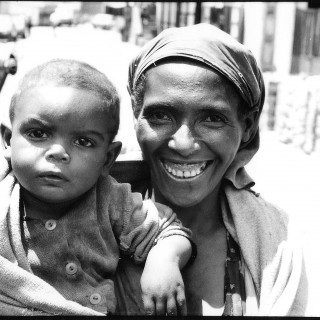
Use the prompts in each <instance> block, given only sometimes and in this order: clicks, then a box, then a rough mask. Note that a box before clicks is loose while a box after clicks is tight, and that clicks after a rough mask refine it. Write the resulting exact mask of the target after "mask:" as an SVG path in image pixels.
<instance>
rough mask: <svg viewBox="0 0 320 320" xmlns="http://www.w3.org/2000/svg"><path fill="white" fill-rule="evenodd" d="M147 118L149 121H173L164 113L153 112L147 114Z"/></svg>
mask: <svg viewBox="0 0 320 320" xmlns="http://www.w3.org/2000/svg"><path fill="white" fill-rule="evenodd" d="M145 117H146V118H147V119H148V120H149V121H171V118H170V117H169V116H168V114H167V113H165V112H162V111H153V112H150V113H147V114H146V115H145Z"/></svg>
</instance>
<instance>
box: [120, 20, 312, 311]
mask: <svg viewBox="0 0 320 320" xmlns="http://www.w3.org/2000/svg"><path fill="white" fill-rule="evenodd" d="M128 90H129V93H130V95H131V99H132V103H133V110H134V115H135V129H136V133H137V139H138V142H139V144H140V147H141V150H142V153H143V156H144V159H145V161H146V162H147V163H148V165H149V167H150V173H151V181H149V182H146V184H147V185H148V188H147V190H148V192H147V193H146V194H145V197H150V198H152V199H155V200H156V201H158V202H160V203H164V204H167V205H169V206H171V207H172V208H173V210H174V211H175V212H176V213H177V215H178V218H179V219H180V220H181V221H182V223H183V224H184V225H185V226H187V227H189V228H190V229H191V230H192V232H193V239H194V241H195V243H196V245H197V248H198V255H197V258H196V259H195V261H194V263H193V264H192V265H191V266H189V267H188V268H186V269H185V270H184V273H183V277H184V283H185V289H186V298H187V308H188V314H189V315H222V314H223V315H278V316H284V315H304V313H305V306H306V301H307V293H306V292H307V291H306V290H307V280H306V278H305V271H304V262H303V257H302V251H301V247H300V244H299V243H293V240H292V237H291V233H290V232H289V223H288V218H287V215H286V214H285V213H283V212H282V211H281V210H279V209H277V208H276V207H274V206H273V205H272V204H270V203H268V202H267V201H265V200H264V199H263V198H262V197H260V196H259V194H258V193H256V192H255V191H253V190H252V187H253V186H254V181H253V180H252V179H251V177H249V175H248V174H247V173H246V171H245V169H244V166H245V165H246V164H247V163H248V162H249V161H250V160H251V158H252V157H253V156H254V154H255V153H256V152H257V150H258V148H259V130H258V125H259V116H260V113H261V111H262V107H263V103H264V94H265V91H264V82H263V79H262V75H261V71H260V70H259V68H258V66H257V63H256V61H255V58H254V57H253V55H252V54H251V52H250V51H249V50H247V49H246V48H245V47H244V46H242V45H241V44H240V43H238V42H237V41H235V40H234V39H233V38H232V37H231V36H229V35H228V34H226V33H224V32H223V31H221V30H219V29H217V28H216V27H214V26H211V25H206V24H199V25H195V26H189V27H182V28H171V29H166V30H164V31H163V32H162V33H161V34H159V35H158V36H157V37H156V38H155V39H153V40H151V41H150V42H149V43H148V44H146V46H145V47H143V48H142V50H141V52H140V53H139V54H138V55H137V57H136V58H135V59H134V60H133V61H132V63H131V65H130V70H129V81H128ZM280 271H281V272H280ZM137 273H138V271H137V270H136V268H134V267H132V266H131V265H130V264H129V263H128V264H126V262H123V266H122V269H121V274H120V276H119V288H120V289H119V293H120V294H119V295H120V299H121V294H123V293H126V292H128V290H132V288H133V287H134V286H133V285H132V284H130V282H131V283H132V282H134V281H135V279H136V274H137ZM134 296H135V297H136V296H137V295H134ZM133 300H134V299H133ZM137 304H139V301H138V300H137V299H136V301H133V303H132V304H131V305H129V304H128V303H127V304H126V305H125V308H127V309H129V311H127V312H128V313H129V314H130V312H131V310H132V313H135V310H134V308H135V305H137ZM130 308H132V309H131V310H130Z"/></svg>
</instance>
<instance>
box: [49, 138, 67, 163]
mask: <svg viewBox="0 0 320 320" xmlns="http://www.w3.org/2000/svg"><path fill="white" fill-rule="evenodd" d="M46 158H47V160H49V161H59V162H64V163H69V162H70V155H69V154H68V152H67V151H66V149H65V148H64V147H63V145H62V144H57V143H56V144H53V145H52V146H51V147H50V148H49V149H48V151H47V152H46Z"/></svg>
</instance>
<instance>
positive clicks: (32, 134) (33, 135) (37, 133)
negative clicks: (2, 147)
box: [27, 129, 48, 139]
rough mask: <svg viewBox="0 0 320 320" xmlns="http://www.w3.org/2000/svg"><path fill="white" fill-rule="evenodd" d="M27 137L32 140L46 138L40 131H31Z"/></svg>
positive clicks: (43, 132)
mask: <svg viewBox="0 0 320 320" xmlns="http://www.w3.org/2000/svg"><path fill="white" fill-rule="evenodd" d="M27 136H28V137H30V138H32V139H46V138H48V134H47V133H46V132H45V131H44V130H41V129H33V130H29V131H28V132H27Z"/></svg>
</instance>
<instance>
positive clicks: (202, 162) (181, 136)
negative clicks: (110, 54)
mask: <svg viewBox="0 0 320 320" xmlns="http://www.w3.org/2000/svg"><path fill="white" fill-rule="evenodd" d="M239 101H240V99H239V97H238V95H237V92H236V91H235V89H234V88H233V86H232V85H231V84H229V83H228V81H227V80H225V79H224V78H223V77H222V76H221V75H219V74H218V73H215V72H214V71H212V70H210V69H208V68H206V67H205V66H200V65H197V64H193V63H178V62H167V63H164V64H160V65H158V66H156V67H153V68H151V69H150V70H149V71H148V72H147V73H146V84H145V93H144V100H143V106H142V109H141V112H140V114H139V116H138V118H137V119H136V123H135V128H136V133H137V138H138V141H139V144H140V147H141V149H142V152H143V154H144V157H145V159H146V160H147V161H148V163H149V165H150V167H151V174H152V179H153V183H154V184H155V188H156V189H157V190H159V191H160V193H161V194H162V196H164V198H165V199H166V200H167V201H169V202H170V203H171V204H174V205H177V206H182V207H189V206H193V205H196V204H198V203H200V202H201V201H202V200H203V199H205V198H206V197H207V196H210V195H212V194H214V193H215V192H218V189H219V185H220V181H221V178H222V177H223V175H224V174H225V172H226V170H227V169H228V167H229V165H230V164H231V162H232V161H233V159H234V157H235V155H236V153H237V151H238V148H239V146H240V143H241V141H242V139H243V138H244V136H246V137H247V135H248V134H247V133H246V131H247V130H246V125H245V120H240V119H239V117H238V104H239Z"/></svg>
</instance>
